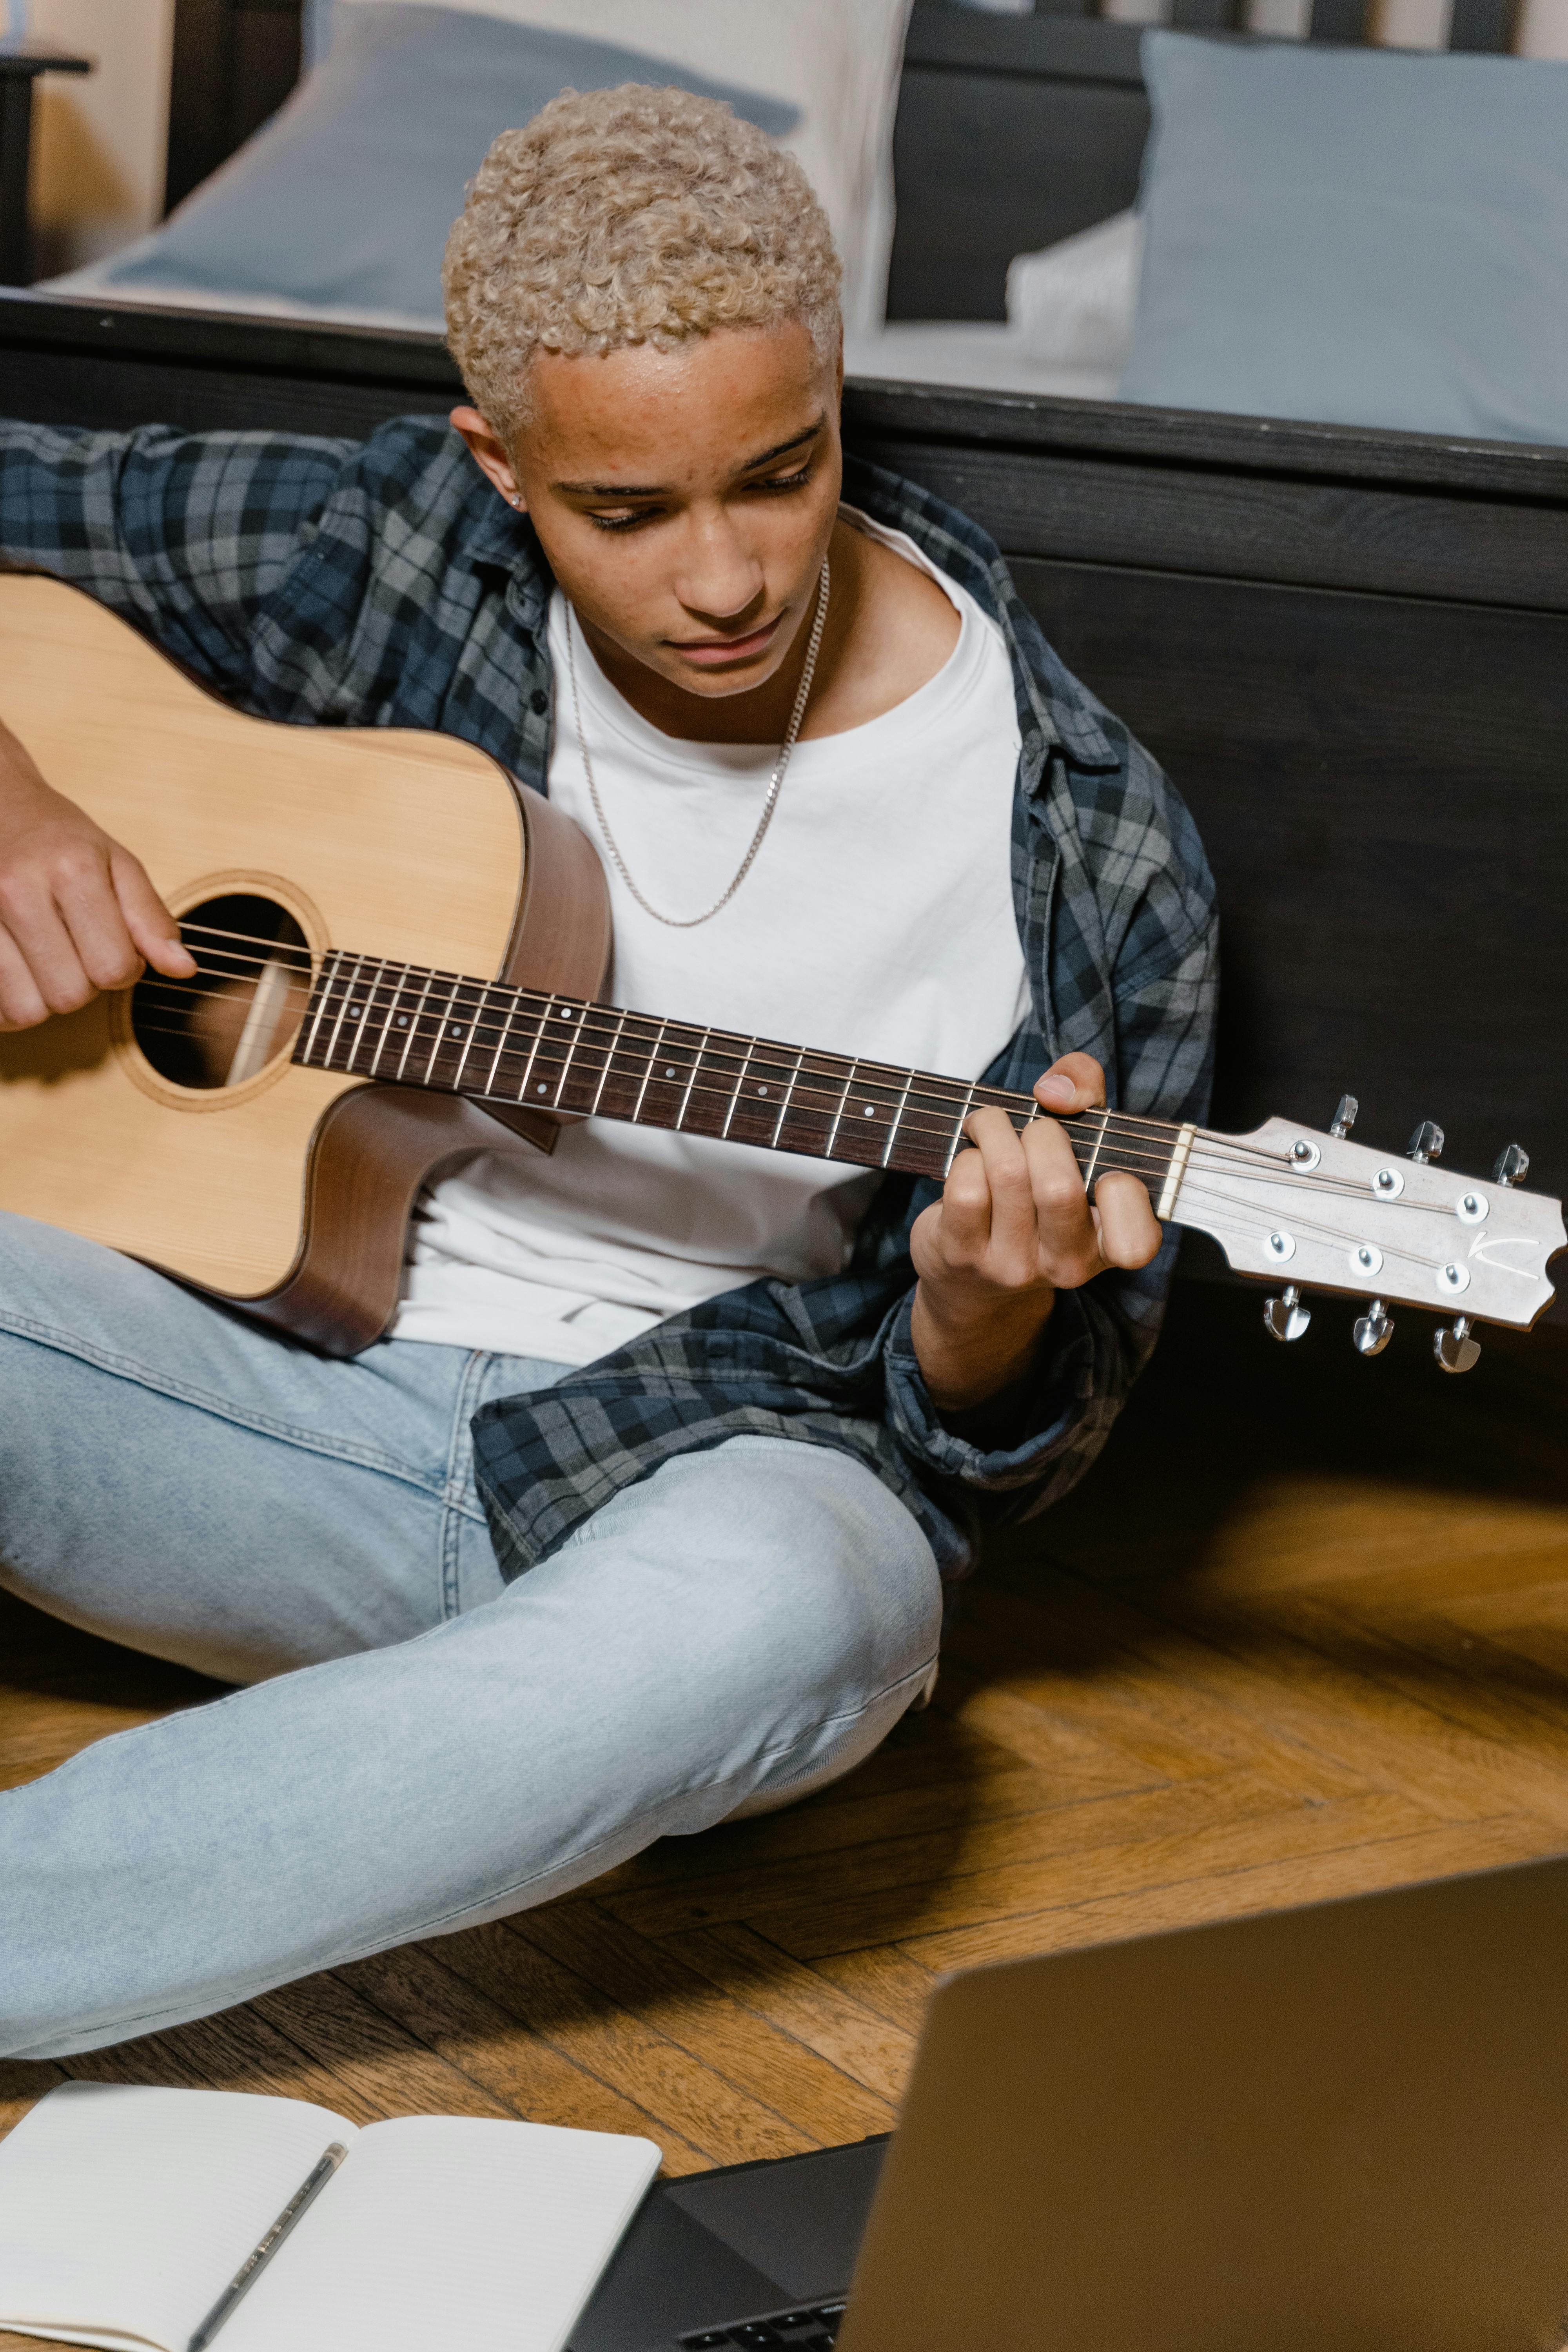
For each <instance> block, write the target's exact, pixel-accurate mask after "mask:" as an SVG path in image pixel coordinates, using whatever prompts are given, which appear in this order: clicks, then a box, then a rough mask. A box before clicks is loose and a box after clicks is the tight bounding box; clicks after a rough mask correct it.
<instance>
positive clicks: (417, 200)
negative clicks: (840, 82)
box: [102, 5, 798, 322]
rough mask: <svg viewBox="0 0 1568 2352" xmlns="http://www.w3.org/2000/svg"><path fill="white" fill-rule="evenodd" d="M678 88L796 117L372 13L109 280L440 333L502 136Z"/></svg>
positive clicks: (441, 14)
mask: <svg viewBox="0 0 1568 2352" xmlns="http://www.w3.org/2000/svg"><path fill="white" fill-rule="evenodd" d="M671 79H679V80H680V81H681V82H683V83H684V84H685V86H686V87H687V88H688V89H694V90H697V91H699V92H700V93H701V94H703V95H705V96H709V97H713V98H722V99H727V100H729V101H730V103H731V105H732V106H733V107H734V108H735V110H736V111H737V113H740V114H743V115H746V116H748V117H749V118H750V119H751V120H752V121H753V122H756V123H758V124H760V126H761V127H762V129H763V130H764V131H768V132H769V133H770V134H772V135H773V137H775V138H779V137H783V136H784V135H785V134H786V133H787V132H789V131H791V130H793V129H794V127H795V122H796V121H797V120H798V116H797V113H796V110H795V108H794V107H793V106H790V105H788V104H786V103H784V101H782V100H777V99H773V98H769V97H767V96H765V95H763V93H762V92H760V91H757V90H755V89H749V88H746V87H743V86H742V85H739V84H736V83H726V82H718V81H712V80H709V79H705V78H704V77H703V76H702V75H700V74H696V73H693V72H691V71H690V70H689V69H686V68H673V67H671V66H670V65H668V63H666V62H665V61H663V60H661V59H659V58H652V57H649V56H648V55H647V53H646V52H639V51H637V50H634V49H626V48H621V47H615V46H612V45H611V44H609V43H606V42H603V41H589V40H584V39H581V38H579V37H576V36H574V35H572V34H565V33H557V32H549V31H543V30H541V29H539V28H537V27H534V26H521V25H509V24H506V23H504V22H502V21H500V19H498V18H496V17H494V16H475V15H468V14H465V13H463V12H462V11H460V10H457V9H451V8H445V7H425V6H407V7H405V6H395V5H364V6H361V7H356V8H355V9H354V10H353V12H352V14H351V15H350V16H349V18H348V21H347V23H346V25H345V26H344V27H343V29H342V33H341V36H340V37H339V38H338V40H337V41H336V43H335V44H334V47H333V49H332V53H331V56H330V57H328V58H325V59H324V60H323V61H322V63H321V65H319V66H318V67H317V68H315V70H314V71H313V72H312V73H310V75H309V76H308V77H307V79H306V80H305V82H304V83H303V84H302V85H301V87H300V89H298V90H297V91H296V92H295V94H294V96H293V97H292V98H291V99H290V100H289V102H288V104H287V105H286V106H284V107H283V108H281V109H280V110H279V112H278V113H277V114H276V115H274V117H273V118H272V121H270V122H268V123H267V124H266V125H265V126H264V127H263V128H262V129H261V130H260V131H258V133H257V134H256V136H255V137H254V138H253V139H250V140H248V141H247V142H246V144H245V146H244V147H243V148H241V149H240V151H239V152H238V153H237V154H236V155H234V156H232V157H231V158H230V159H229V161H228V162H227V163H225V164H224V165H223V166H222V167H221V169H220V170H218V171H217V172H216V173H214V174H213V175H212V177H211V178H210V179H209V180H207V181H206V182H205V183H204V184H203V185H202V186H201V187H200V188H198V189H197V190H196V191H195V194H193V195H191V196H190V197H188V198H187V199H186V201H185V203H184V204H183V205H181V206H180V207H179V209H178V211H177V212H176V213H175V214H174V215H173V217H172V218H171V219H170V220H169V221H168V222H167V223H166V224H165V226H163V228H162V229H160V230H158V231H156V232H155V233H154V234H153V236H151V237H150V238H148V239H146V240H145V241H144V243H143V244H142V246H141V247H138V248H136V249H134V250H132V252H129V253H125V254H121V255H119V256H117V257H115V259H114V260H112V261H111V262H110V264H109V265H108V267H107V268H106V269H105V270H104V271H103V273H102V283H103V284H104V285H105V286H106V287H111V288H114V289H125V290H126V291H127V292H131V291H138V290H144V291H148V292H153V291H157V290H163V289H176V290H177V289H182V288H184V289H193V288H194V289H200V290H202V291H204V292H206V293H223V294H242V295H247V296H255V295H263V296H266V295H274V296H283V297H286V298H287V299H289V300H290V301H292V302H294V303H297V304H299V305H300V306H301V307H303V308H305V309H307V310H315V311H318V312H319V311H322V310H332V311H335V312H338V313H342V312H343V311H344V310H349V311H353V312H357V313H358V314H360V315H362V316H365V317H370V318H373V319H382V320H386V319H390V320H406V319H420V320H426V321H427V320H431V319H434V320H437V322H438V321H439V319H440V315H441V253H442V248H443V247H444V246H445V244H446V240H447V229H448V227H449V226H450V225H451V223H452V221H453V219H454V218H455V217H456V215H457V214H458V212H460V211H461V209H462V204H463V190H464V187H465V184H467V182H468V178H469V177H470V175H471V173H472V172H473V170H474V167H475V165H476V164H477V163H478V162H479V157H480V156H481V155H482V154H483V153H484V152H485V150H486V148H487V147H488V146H489V142H490V141H491V140H492V139H493V138H494V137H495V136H496V134H497V133H498V132H499V131H504V130H505V129H506V128H507V127H508V126H509V125H510V124H511V123H516V122H526V121H528V120H529V118H530V117H531V115H533V114H536V113H537V112H538V111H539V109H540V108H541V107H542V106H543V105H544V104H546V103H547V101H548V100H550V99H552V98H553V97H554V95H555V94H556V92H557V91H558V90H560V89H563V88H565V87H567V86H568V85H570V86H572V87H573V88H574V89H609V88H613V87H614V86H615V84H616V83H617V82H624V81H650V80H652V81H668V80H671Z"/></svg>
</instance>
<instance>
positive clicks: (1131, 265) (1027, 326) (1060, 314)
mask: <svg viewBox="0 0 1568 2352" xmlns="http://www.w3.org/2000/svg"><path fill="white" fill-rule="evenodd" d="M1142 266H1143V224H1142V219H1141V218H1140V217H1139V215H1138V214H1136V213H1131V212H1127V213H1113V214H1112V215H1111V216H1110V219H1109V220H1102V221H1096V223H1095V225H1094V226H1093V227H1092V228H1083V229H1079V232H1078V234H1077V236H1064V237H1063V238H1062V239H1061V241H1060V243H1059V244H1057V245H1047V247H1045V249H1044V251H1043V252H1041V253H1020V254H1019V255H1018V256H1017V257H1016V259H1015V260H1014V261H1013V262H1012V263H1011V265H1010V266H1009V268H1008V271H1007V324H1008V326H1009V328H1010V329H1011V330H1012V331H1013V333H1014V334H1015V335H1016V336H1017V337H1018V338H1019V340H1020V341H1021V342H1022V344H1023V346H1024V348H1025V350H1026V352H1027V353H1028V355H1029V356H1030V358H1031V359H1034V360H1038V361H1042V362H1046V363H1047V364H1048V365H1050V366H1052V367H1065V368H1093V369H1097V370H1105V371H1108V372H1109V373H1110V374H1111V375H1112V376H1120V374H1121V371H1122V369H1123V368H1124V367H1125V366H1126V364H1127V356H1128V353H1129V352H1130V351H1131V348H1132V318H1133V313H1134V311H1135V310H1136V309H1137V307H1138V280H1139V277H1140V274H1141V272H1142Z"/></svg>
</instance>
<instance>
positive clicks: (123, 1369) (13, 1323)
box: [0, 1310, 442, 1496]
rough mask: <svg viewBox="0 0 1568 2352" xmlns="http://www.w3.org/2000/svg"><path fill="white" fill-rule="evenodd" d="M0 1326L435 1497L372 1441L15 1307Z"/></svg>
mask: <svg viewBox="0 0 1568 2352" xmlns="http://www.w3.org/2000/svg"><path fill="white" fill-rule="evenodd" d="M0 1331H9V1332H10V1333H11V1334H12V1335H13V1337H15V1338H16V1339H26V1340H27V1341H29V1342H30V1343H31V1344H33V1345H34V1346H37V1347H41V1348H47V1349H49V1351H50V1352H51V1353H52V1354H54V1355H59V1356H74V1357H75V1358H76V1360H77V1361H78V1362H79V1363H84V1364H91V1365H93V1366H94V1367H95V1368H96V1370H99V1371H100V1372H107V1373H108V1374H109V1375H110V1378H111V1379H113V1380H121V1381H130V1382H131V1383H132V1385H133V1386H135V1387H137V1388H143V1389H146V1390H148V1391H151V1393H152V1394H153V1395H154V1396H162V1397H168V1398H171V1399H173V1400H174V1402H176V1403H180V1404H186V1405H190V1406H192V1407H194V1408H195V1410H196V1411H197V1412H205V1413H209V1414H210V1415H211V1416H212V1417H213V1419H214V1420H216V1421H226V1422H227V1423H229V1424H230V1425H231V1427H233V1428H235V1429H248V1430H251V1431H253V1432H254V1433H255V1434H256V1435H258V1436H259V1437H270V1438H274V1439H276V1440H277V1441H278V1443H279V1444H284V1445H293V1446H297V1447H298V1448H299V1450H300V1453H302V1454H321V1455H324V1456H326V1457H327V1458H328V1459H330V1460H331V1461H337V1462H348V1463H353V1464H354V1465H357V1466H358V1467H359V1468H360V1469H362V1470H374V1471H378V1472H379V1473H380V1474H381V1475H383V1476H384V1477H388V1478H395V1479H397V1480H399V1481H400V1482H401V1483H402V1484H403V1485H404V1486H414V1487H416V1488H417V1489H418V1491H419V1492H420V1493H421V1494H423V1495H436V1496H439V1495H440V1493H441V1491H442V1487H441V1482H440V1481H439V1480H437V1479H434V1478H429V1477H426V1476H423V1475H421V1474H420V1473H419V1472H418V1471H416V1470H414V1469H411V1468H410V1467H409V1465H407V1464H406V1463H404V1462H399V1461H397V1460H396V1459H395V1456H394V1455H392V1454H383V1453H381V1452H380V1451H378V1449H377V1448H375V1447H374V1446H370V1445H361V1444H355V1443H354V1442H353V1441H352V1440H347V1439H342V1438H331V1437H327V1436H325V1435H323V1434H322V1433H321V1431H319V1430H312V1429H306V1428H304V1427H303V1426H301V1424H300V1423H298V1422H289V1421H281V1420H278V1419H276V1418H275V1417H274V1416H273V1415H272V1414H270V1413H264V1412H240V1411H239V1410H238V1408H237V1406H236V1405H234V1404H233V1403H231V1402H229V1401H228V1400H227V1399H226V1398H224V1397H221V1396H217V1395H216V1394H215V1393H214V1392H213V1391H211V1390H209V1389H203V1388H198V1387H197V1386H196V1385H195V1382H193V1381H176V1380H174V1379H171V1378H170V1377H169V1375H168V1374H167V1373H161V1372H156V1371H154V1370H153V1368H152V1366H151V1365H147V1364H142V1363H141V1362H139V1361H138V1360H137V1359H136V1358H135V1357H133V1356H121V1355H118V1354H116V1353H115V1351H114V1350H113V1349H107V1348H95V1347H93V1346H92V1345H91V1344H90V1343H89V1341H88V1340H85V1339H77V1338H75V1337H71V1336H68V1335H67V1334H65V1333H63V1332H61V1331H59V1330H58V1329H56V1328H53V1327H51V1326H49V1325H47V1324H43V1323H35V1322H34V1321H33V1319H32V1318H31V1317H30V1316H25V1315H17V1314H16V1312H15V1311H14V1310H12V1311H10V1312H8V1313H5V1314H0Z"/></svg>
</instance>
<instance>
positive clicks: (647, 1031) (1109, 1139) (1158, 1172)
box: [293, 950, 1193, 1215]
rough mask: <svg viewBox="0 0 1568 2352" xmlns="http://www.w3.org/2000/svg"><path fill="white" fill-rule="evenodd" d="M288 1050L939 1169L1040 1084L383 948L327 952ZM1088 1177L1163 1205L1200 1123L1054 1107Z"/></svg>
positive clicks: (358, 1071)
mask: <svg viewBox="0 0 1568 2352" xmlns="http://www.w3.org/2000/svg"><path fill="white" fill-rule="evenodd" d="M293 1058H294V1060H295V1061H296V1062H297V1063H300V1064H301V1065H303V1066H305V1067H306V1068H309V1069H323V1070H342V1071H349V1072H352V1073H353V1074H354V1075H355V1076H361V1077H366V1078H381V1079H384V1080H385V1081H387V1082H389V1083H391V1084H393V1085H396V1086H408V1087H433V1088H435V1089H437V1090H438V1091H440V1092H442V1093H446V1094H461V1095H469V1096H472V1097H475V1099H476V1100H478V1101H480V1102H484V1101H495V1102H505V1103H517V1104H521V1105H524V1106H525V1107H527V1108H530V1109H537V1110H544V1111H565V1112H570V1113H575V1114H577V1115H579V1116H586V1117H591V1118H615V1119H625V1120H628V1121H630V1122H632V1123H633V1124H634V1125H637V1126H641V1127H661V1128H667V1129H675V1130H677V1131H678V1132H679V1133H681V1134H685V1135H707V1136H714V1137H718V1138H721V1139H724V1140H726V1141H728V1142H731V1143H750V1144H758V1145H761V1146H762V1147H763V1149H764V1150H773V1151H790V1152H796V1153H801V1154H804V1155H805V1156H806V1157H808V1158H812V1159H817V1160H844V1161H848V1162H850V1163H852V1164H854V1165H855V1166H858V1167H861V1168H881V1169H898V1170H902V1171H908V1172H909V1173H910V1174H912V1175H918V1176H938V1177H943V1176H945V1175H946V1174H947V1171H948V1170H949V1169H950V1168H951V1167H952V1161H953V1159H954V1157H955V1155H956V1154H957V1152H958V1150H959V1149H960V1148H961V1146H962V1144H963V1140H964V1137H963V1122H964V1120H965V1119H966V1118H968V1117H969V1115H970V1113H971V1112H972V1111H973V1110H975V1109H978V1108H983V1107H985V1106H988V1105H994V1107H995V1108H998V1109H1000V1110H1002V1111H1005V1113H1006V1115H1007V1117H1008V1118H1010V1119H1011V1120H1012V1122H1013V1125H1014V1126H1015V1128H1016V1129H1020V1130H1022V1129H1024V1128H1025V1127H1027V1126H1028V1125H1029V1124H1030V1123H1031V1121H1033V1120H1035V1119H1037V1118H1046V1117H1047V1116H1048V1114H1047V1113H1046V1112H1044V1111H1043V1110H1042V1109H1041V1108H1040V1107H1039V1105H1038V1104H1037V1102H1036V1101H1035V1100H1034V1098H1033V1097H1032V1096H1030V1095H1021V1094H1014V1093H1011V1092H1009V1091H1008V1090H1007V1089H1005V1088H1004V1087H986V1086H980V1085H973V1086H972V1085H970V1084H968V1083H967V1082H966V1081H965V1080H963V1079H962V1078H951V1077H939V1076H935V1075H934V1074H932V1073H931V1072H929V1071H924V1070H910V1069H898V1068H894V1067H892V1066H890V1065H889V1064H887V1063H885V1062H868V1061H862V1060H858V1059H857V1058H855V1057H852V1056H849V1055H841V1054H819V1053H815V1052H812V1051H809V1050H807V1049H806V1048H805V1047H803V1046H795V1045H780V1044H778V1043H776V1042H775V1041H773V1040H772V1039H769V1038H763V1037H743V1036H738V1035H736V1034H732V1033H731V1032H730V1031H728V1030H723V1029H705V1028H702V1027H701V1026H700V1025H698V1024H694V1023H691V1022H685V1021H663V1020H660V1019H658V1016H657V1015H655V1014H652V1013H630V1012H624V1011H622V1010H621V1009H620V1007H618V1006H616V1005H610V1004H597V1003H593V1002H591V1001H589V1000H587V999H584V998H581V997H573V996H546V995H543V994H542V993H540V992H537V991H533V990H530V989H518V988H510V987H507V986H505V985H503V984H501V983H500V982H490V983H487V982H483V981H478V980H468V979H464V978H462V977H461V976H459V975H458V974H456V973H453V972H445V971H426V970H425V969H424V968H423V967H421V966H418V965H415V964H404V963H389V962H388V961H386V960H385V959H384V958H383V957H380V956H356V955H353V954H351V953H349V952H347V951H346V950H333V951H331V952H330V953H329V954H328V955H326V956H325V957H324V958H323V959H322V961H321V970H320V971H319V973H318V975H317V977H316V982H315V985H314V987H313V988H312V990H311V992H310V1003H309V1004H308V1006H307V1008H306V1012H305V1017H304V1020H303V1021H302V1023H301V1024H300V1037H299V1043H298V1044H297V1045H296V1047H295V1049H294V1055H293ZM1059 1124H1060V1125H1061V1126H1062V1127H1063V1129H1065V1130H1066V1132H1067V1134H1068V1138H1069V1139H1070V1141H1071V1143H1072V1147H1073V1151H1074V1154H1075V1156H1076V1157H1077V1159H1078V1161H1079V1167H1080V1168H1081V1169H1082V1170H1083V1171H1084V1176H1085V1181H1086V1182H1090V1183H1091V1182H1092V1181H1093V1180H1094V1178H1095V1177H1097V1176H1100V1175H1103V1174H1104V1173H1105V1172H1106V1171H1108V1170H1113V1169H1116V1170H1123V1171H1127V1172H1128V1173H1130V1174H1131V1175H1134V1176H1136V1177H1137V1178H1138V1179H1139V1181H1141V1182H1142V1183H1143V1184H1144V1185H1146V1186H1147V1188H1148V1191H1149V1194H1150V1198H1151V1199H1152V1201H1153V1202H1154V1203H1155V1206H1156V1210H1157V1212H1158V1213H1160V1214H1162V1215H1165V1214H1168V1213H1169V1211H1170V1205H1171V1202H1173V1199H1174V1196H1175V1192H1176V1190H1177V1187H1178V1184H1179V1181H1180V1177H1181V1173H1182V1170H1183V1168H1184V1163H1185V1160H1186V1156H1187V1152H1188V1150H1189V1149H1190V1145H1191V1141H1192V1137H1193V1129H1191V1128H1187V1127H1178V1126H1177V1125H1176V1124H1175V1123H1174V1122H1173V1120H1170V1119H1147V1118H1128V1117H1126V1116H1125V1115H1123V1114H1121V1113H1120V1112H1107V1111H1089V1112H1086V1113H1084V1114H1082V1115H1081V1116H1080V1117H1079V1118H1067V1119H1063V1120H1061V1121H1060V1122H1059Z"/></svg>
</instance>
